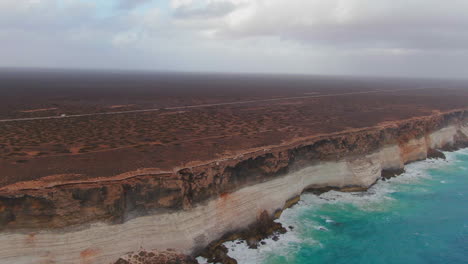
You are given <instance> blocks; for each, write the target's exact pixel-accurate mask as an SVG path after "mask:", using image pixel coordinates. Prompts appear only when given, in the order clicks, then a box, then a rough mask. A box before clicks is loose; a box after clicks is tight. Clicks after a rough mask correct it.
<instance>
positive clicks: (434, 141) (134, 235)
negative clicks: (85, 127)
mask: <svg viewBox="0 0 468 264" xmlns="http://www.w3.org/2000/svg"><path fill="white" fill-rule="evenodd" d="M467 144H468V111H466V110H457V111H450V112H444V113H438V112H435V113H434V114H433V115H430V116H424V117H415V118H412V119H407V120H401V121H398V122H388V123H381V124H379V125H378V126H374V127H368V128H363V129H349V130H346V131H342V132H340V133H334V134H326V135H313V136H310V137H304V138H298V139H295V140H294V141H291V142H283V143H282V144H280V145H275V146H265V147H262V148H256V149H251V150H246V151H245V153H242V154H239V155H236V156H232V157H225V158H223V159H218V160H212V161H204V162H194V163H193V164H186V166H183V167H181V168H174V169H173V171H166V172H161V171H159V170H157V169H152V168H142V169H140V170H137V171H132V172H128V173H124V174H120V175H116V176H114V177H111V178H96V179H90V180H82V181H74V180H73V177H72V175H68V176H67V177H63V175H51V176H49V177H46V178H42V179H41V180H36V181H30V182H20V183H16V184H12V185H8V186H4V187H1V188H0V262H1V263H112V262H115V261H116V260H117V259H119V257H121V256H123V255H125V254H127V253H128V252H138V251H143V250H147V251H153V250H166V249H168V248H172V249H175V250H177V251H178V252H181V253H184V254H193V253H194V252H199V251H200V250H202V249H203V248H204V247H206V246H207V245H208V244H209V243H210V242H212V241H214V240H217V239H219V238H221V237H222V236H223V235H224V234H226V233H231V232H237V231H240V230H243V229H245V228H246V227H248V226H250V225H252V224H253V223H255V222H256V221H258V219H259V218H260V216H261V215H264V214H265V212H266V213H267V214H268V215H270V216H273V215H274V214H275V213H276V212H278V211H279V210H281V209H283V208H284V206H285V203H287V201H290V199H291V198H294V197H297V196H298V195H300V194H301V193H302V192H303V191H304V190H309V189H320V188H351V189H365V188H368V187H369V186H371V185H372V184H374V183H375V182H376V181H377V180H378V179H379V178H380V177H381V175H382V173H383V172H384V173H385V172H398V171H401V170H402V169H404V165H405V164H407V163H409V162H412V161H416V160H422V159H425V158H427V157H428V153H429V154H431V153H432V152H433V150H436V149H455V148H459V147H466V146H467ZM65 179H69V180H65Z"/></svg>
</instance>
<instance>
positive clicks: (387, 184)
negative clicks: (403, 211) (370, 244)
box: [224, 149, 468, 264]
mask: <svg viewBox="0 0 468 264" xmlns="http://www.w3.org/2000/svg"><path fill="white" fill-rule="evenodd" d="M444 154H445V155H446V160H440V159H430V160H425V161H419V162H414V163H411V164H408V165H406V167H405V173H403V174H402V175H400V176H398V177H395V178H391V179H389V180H387V181H379V182H377V183H376V184H375V185H373V186H372V187H371V188H369V190H367V191H366V192H350V193H343V192H337V191H329V192H326V193H323V194H321V195H319V196H317V195H314V194H311V193H305V194H303V195H302V196H301V200H300V201H299V202H298V204H296V205H295V206H294V207H293V208H289V209H286V210H285V211H284V212H283V214H282V215H281V217H280V218H279V219H278V220H277V221H278V222H280V223H281V224H282V225H283V226H284V227H286V228H288V227H289V226H293V227H294V229H293V230H289V228H288V232H287V233H286V234H283V235H280V236H279V240H278V241H274V240H273V239H271V238H268V239H265V240H263V241H264V242H266V244H265V245H260V246H259V247H258V248H257V249H250V248H248V246H247V243H245V241H231V242H226V243H225V244H224V245H225V246H226V247H227V248H228V249H229V253H228V254H229V256H231V257H233V258H235V259H236V260H237V261H238V263H239V264H258V263H264V262H265V260H266V259H267V257H268V255H269V254H273V253H274V255H276V256H283V257H285V258H286V259H287V258H288V256H289V257H290V256H294V252H297V251H298V250H299V249H300V246H301V245H303V244H309V245H314V246H318V247H321V244H320V242H318V241H316V240H313V239H312V238H304V237H302V236H301V235H300V234H301V231H303V230H301V228H305V229H309V228H313V229H316V230H321V231H324V232H326V231H328V228H326V227H325V226H322V225H320V223H316V222H314V221H313V220H308V219H301V222H299V220H298V219H299V217H298V216H299V215H301V214H303V213H304V212H307V211H310V209H311V207H317V208H320V206H323V205H325V204H339V203H342V204H352V205H354V206H356V207H358V208H359V209H361V210H369V211H376V210H387V209H388V203H391V202H393V201H394V199H393V198H391V197H390V195H389V194H391V193H394V192H396V191H398V188H399V187H401V186H404V185H407V184H414V183H420V182H421V180H424V179H430V178H431V176H430V174H429V173H428V170H429V169H435V168H441V167H444V166H448V165H451V164H453V163H454V162H457V154H467V155H468V149H464V150H460V151H457V152H444ZM442 182H444V181H442ZM418 191H421V192H424V191H426V190H425V189H424V188H423V187H421V188H419V189H418ZM319 218H321V219H323V220H325V222H326V223H330V224H333V223H336V222H335V221H334V220H333V219H331V218H330V217H328V216H326V215H320V216H319Z"/></svg>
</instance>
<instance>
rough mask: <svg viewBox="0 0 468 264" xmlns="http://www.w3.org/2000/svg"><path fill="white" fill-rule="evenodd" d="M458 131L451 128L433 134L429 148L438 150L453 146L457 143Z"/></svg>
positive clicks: (430, 137)
mask: <svg viewBox="0 0 468 264" xmlns="http://www.w3.org/2000/svg"><path fill="white" fill-rule="evenodd" d="M458 131H459V129H457V127H456V126H449V127H446V128H442V129H441V130H439V131H436V132H434V133H431V134H430V135H429V140H428V146H429V148H432V149H437V148H442V147H443V146H446V145H452V144H453V143H454V142H455V136H456V134H457V132H458Z"/></svg>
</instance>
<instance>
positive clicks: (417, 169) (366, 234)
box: [227, 150, 468, 264]
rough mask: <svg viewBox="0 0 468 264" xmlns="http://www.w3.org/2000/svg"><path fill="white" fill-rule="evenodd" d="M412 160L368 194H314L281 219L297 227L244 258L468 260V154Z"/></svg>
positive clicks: (234, 248)
mask: <svg viewBox="0 0 468 264" xmlns="http://www.w3.org/2000/svg"><path fill="white" fill-rule="evenodd" d="M446 154H447V155H448V161H440V160H439V161H434V160H428V161H422V162H417V163H414V164H410V165H408V167H407V172H406V173H405V174H403V175H401V176H399V177H397V178H394V179H392V180H390V181H386V182H379V183H378V184H376V185H375V186H374V187H373V188H371V189H370V190H369V191H368V192H366V193H352V194H350V193H339V192H328V193H325V194H322V195H321V196H315V195H312V194H306V195H304V196H303V197H302V200H301V202H300V203H299V204H298V205H296V206H294V207H293V208H290V209H288V210H286V211H285V212H284V214H283V216H282V217H281V219H280V221H281V222H282V223H283V224H284V225H286V226H289V225H291V226H293V227H294V229H293V230H292V231H290V232H288V233H287V234H286V235H284V236H282V237H281V238H280V240H279V241H278V242H274V241H272V240H271V239H267V240H265V242H266V245H264V246H261V247H260V248H259V249H257V250H252V249H247V248H246V246H245V243H242V244H240V245H239V244H236V243H235V242H232V243H228V244H227V246H228V247H229V248H230V255H231V256H234V257H235V258H236V259H238V261H239V263H268V264H269V263H272V264H278V263H317V264H322V263H337V264H340V263H343V264H345V263H346V264H353V263H360V264H363V263H369V264H370V263H372V264H379V263H382V264H383V263H386V264H387V263H388V264H393V263H411V264H419V263H421V264H422V263H424V264H428V263H429V264H430V263H447V264H448V263H457V264H459V263H468V151H467V150H462V151H458V152H454V153H446Z"/></svg>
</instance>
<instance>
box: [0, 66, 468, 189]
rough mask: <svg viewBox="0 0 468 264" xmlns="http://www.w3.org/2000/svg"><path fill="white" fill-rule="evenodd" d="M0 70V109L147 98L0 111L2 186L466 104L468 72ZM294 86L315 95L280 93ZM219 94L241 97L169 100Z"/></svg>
mask: <svg viewBox="0 0 468 264" xmlns="http://www.w3.org/2000/svg"><path fill="white" fill-rule="evenodd" d="M0 76H1V77H2V78H1V79H0V93H1V95H2V96H0V119H12V118H29V117H46V116H58V115H61V114H66V115H74V114H91V113H103V112H114V111H130V110H141V109H149V108H155V109H157V110H155V111H152V112H140V113H121V114H112V115H91V116H84V117H69V118H59V119H43V120H28V121H12V122H0V176H1V177H0V186H4V185H7V184H11V183H14V182H18V181H25V180H33V179H38V178H41V177H45V176H50V175H57V174H76V176H75V177H76V178H77V179H79V178H83V179H84V178H93V177H108V176H113V175H116V174H119V173H124V172H128V171H131V170H135V169H138V168H159V169H160V170H161V171H167V170H171V169H173V168H174V167H178V166H183V165H184V164H187V163H188V162H192V161H204V160H212V159H217V158H222V157H224V156H228V155H232V154H236V153H242V152H243V151H246V150H248V149H251V148H259V147H264V146H271V145H278V144H281V143H282V142H286V141H288V140H292V139H294V138H298V137H306V136H312V135H318V134H327V133H333V132H339V131H343V130H347V129H351V128H363V127H369V126H374V125H377V124H379V123H382V122H389V121H397V120H401V119H407V118H411V117H415V116H424V115H430V114H433V113H436V112H438V111H447V110H452V109H459V108H465V107H467V106H468V103H467V102H468V87H467V85H466V83H463V82H454V81H451V82H449V81H425V80H389V79H357V78H330V77H328V78H325V77H306V76H267V75H259V76H253V75H249V76H246V75H201V74H168V73H166V74H150V73H132V74H130V73H125V74H124V73H118V74H117V73H86V72H78V73H77V72H65V73H54V72H40V73H38V72H2V73H0ZM356 92H370V93H356ZM323 95H326V96H323ZM303 96H323V97H306V98H290V97H303ZM286 97H287V98H289V99H280V100H273V101H265V99H274V98H276V99H278V98H286ZM246 101H253V102H246ZM226 102H229V103H231V102H239V103H234V104H228V105H216V106H205V107H195V108H183V107H182V108H178V109H170V108H171V107H179V106H196V105H204V104H218V103H226Z"/></svg>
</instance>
